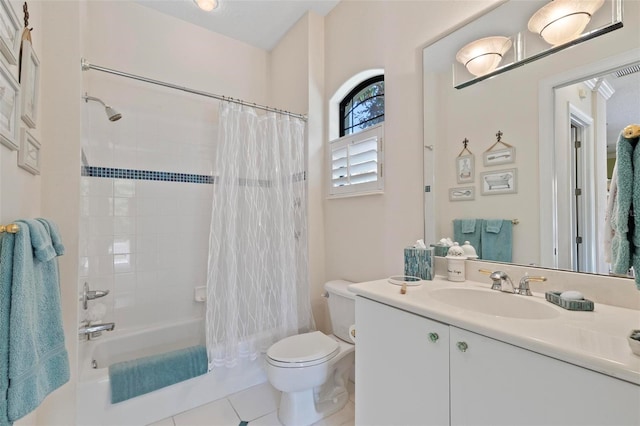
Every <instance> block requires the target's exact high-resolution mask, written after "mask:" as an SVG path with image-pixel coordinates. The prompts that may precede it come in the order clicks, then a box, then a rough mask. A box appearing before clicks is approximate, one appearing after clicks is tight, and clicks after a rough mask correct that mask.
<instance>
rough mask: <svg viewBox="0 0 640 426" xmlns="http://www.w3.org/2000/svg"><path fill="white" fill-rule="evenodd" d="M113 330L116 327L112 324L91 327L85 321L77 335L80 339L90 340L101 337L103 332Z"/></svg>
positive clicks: (106, 323)
mask: <svg viewBox="0 0 640 426" xmlns="http://www.w3.org/2000/svg"><path fill="white" fill-rule="evenodd" d="M114 328H116V325H115V323H112V322H105V323H104V324H94V325H91V323H89V322H88V321H85V322H83V325H82V327H80V328H79V329H78V335H79V336H80V339H87V340H91V339H92V338H95V337H98V336H100V335H102V332H103V331H113V329H114Z"/></svg>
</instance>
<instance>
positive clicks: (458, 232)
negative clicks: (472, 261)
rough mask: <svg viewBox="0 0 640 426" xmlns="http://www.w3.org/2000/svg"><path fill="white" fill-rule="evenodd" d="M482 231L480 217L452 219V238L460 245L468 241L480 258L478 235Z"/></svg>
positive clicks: (480, 250)
mask: <svg viewBox="0 0 640 426" xmlns="http://www.w3.org/2000/svg"><path fill="white" fill-rule="evenodd" d="M481 233H482V219H454V220H453V240H454V241H456V242H458V244H460V245H461V246H462V245H463V244H464V242H465V241H469V244H471V245H472V246H473V247H474V248H475V249H476V254H477V255H478V258H479V259H482V247H481V246H480V235H481Z"/></svg>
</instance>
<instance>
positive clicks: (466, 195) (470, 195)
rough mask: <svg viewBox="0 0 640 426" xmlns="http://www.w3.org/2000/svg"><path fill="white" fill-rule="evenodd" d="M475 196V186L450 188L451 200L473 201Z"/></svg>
mask: <svg viewBox="0 0 640 426" xmlns="http://www.w3.org/2000/svg"><path fill="white" fill-rule="evenodd" d="M475 198H476V188H475V187H473V186H464V187H459V188H449V201H471V200H475Z"/></svg>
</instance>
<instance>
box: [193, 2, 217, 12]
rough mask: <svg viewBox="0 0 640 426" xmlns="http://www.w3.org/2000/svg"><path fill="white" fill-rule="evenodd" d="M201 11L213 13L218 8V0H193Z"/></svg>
mask: <svg viewBox="0 0 640 426" xmlns="http://www.w3.org/2000/svg"><path fill="white" fill-rule="evenodd" d="M193 1H194V2H195V3H196V4H197V5H198V7H199V8H200V9H202V10H204V11H205V12H211V11H212V10H213V9H215V8H216V7H218V0H193Z"/></svg>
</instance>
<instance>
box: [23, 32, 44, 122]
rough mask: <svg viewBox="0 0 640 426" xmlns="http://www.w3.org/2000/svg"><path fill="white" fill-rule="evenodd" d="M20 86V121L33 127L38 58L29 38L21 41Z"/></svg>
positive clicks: (35, 112)
mask: <svg viewBox="0 0 640 426" xmlns="http://www.w3.org/2000/svg"><path fill="white" fill-rule="evenodd" d="M20 87H21V88H22V95H21V96H20V98H21V100H22V102H21V103H22V105H21V111H22V121H24V122H25V124H26V125H27V126H29V127H30V128H32V129H34V128H35V127H36V120H37V113H38V98H39V96H38V88H39V87H40V60H39V59H38V56H37V55H36V53H35V52H34V50H33V47H32V46H31V42H30V41H29V40H24V41H23V42H22V62H21V76H20Z"/></svg>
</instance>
